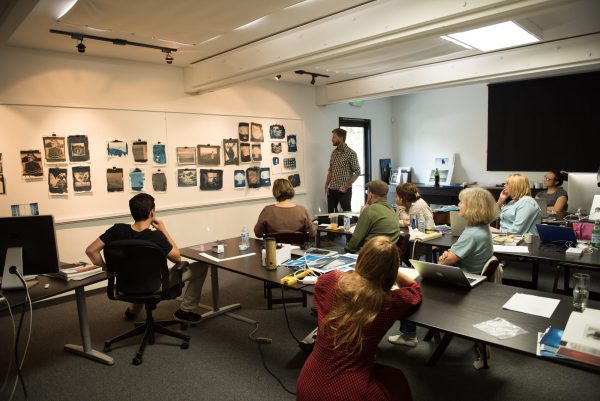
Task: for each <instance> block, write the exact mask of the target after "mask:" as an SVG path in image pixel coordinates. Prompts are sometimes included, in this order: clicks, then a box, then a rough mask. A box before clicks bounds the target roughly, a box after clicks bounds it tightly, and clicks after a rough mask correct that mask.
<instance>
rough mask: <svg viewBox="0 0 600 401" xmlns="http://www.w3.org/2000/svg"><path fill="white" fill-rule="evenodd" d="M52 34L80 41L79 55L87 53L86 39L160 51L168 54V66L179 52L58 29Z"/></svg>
mask: <svg viewBox="0 0 600 401" xmlns="http://www.w3.org/2000/svg"><path fill="white" fill-rule="evenodd" d="M50 33H56V34H58V35H67V36H70V37H71V39H75V40H78V41H79V44H78V45H77V46H76V47H77V51H78V52H79V53H85V49H86V46H85V44H84V43H83V40H84V39H93V40H98V41H101V42H109V43H112V44H113V45H117V46H126V45H129V46H137V47H145V48H147V49H157V50H160V51H161V52H163V53H166V54H167V55H166V56H165V61H166V62H167V64H172V63H173V55H172V54H171V53H174V52H176V51H177V49H173V48H171V47H164V46H155V45H149V44H146V43H138V42H130V41H128V40H125V39H117V38H115V39H111V38H104V37H102V36H95V35H87V34H85V33H77V32H66V31H58V30H56V29H50Z"/></svg>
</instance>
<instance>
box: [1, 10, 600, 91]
mask: <svg viewBox="0 0 600 401" xmlns="http://www.w3.org/2000/svg"><path fill="white" fill-rule="evenodd" d="M69 3H72V0H39V1H36V0H0V46H2V45H7V46H17V47H27V48H37V49H45V50H50V51H56V52H68V53H76V48H75V46H76V44H77V41H76V40H73V39H72V38H70V37H69V36H65V35H56V34H52V33H50V32H49V31H50V29H56V30H62V31H68V32H75V33H83V34H88V35H95V36H101V37H106V38H110V39H124V40H128V41H133V42H140V43H145V44H151V45H155V46H161V47H162V46H165V47H172V48H175V49H177V52H175V53H173V56H174V58H175V61H174V63H173V66H178V67H183V68H184V69H186V70H188V71H187V72H189V74H187V75H188V76H189V77H188V80H192V81H194V80H196V81H202V82H199V83H197V84H194V83H192V84H190V88H192V89H193V90H212V89H216V88H218V87H222V86H227V85H230V84H233V83H236V82H239V81H241V80H247V79H259V78H268V77H273V76H274V75H275V74H276V73H279V74H282V80H284V81H291V82H298V83H302V84H306V85H308V84H309V83H308V82H309V81H310V76H299V75H296V74H294V73H293V72H294V70H297V69H303V70H307V71H313V72H318V73H321V74H325V75H330V76H331V77H330V78H321V77H319V78H317V82H316V85H317V86H319V85H324V84H332V83H342V82H344V81H348V80H355V79H358V78H364V77H372V76H377V75H379V74H385V73H390V72H394V71H400V70H404V69H408V68H412V67H417V66H431V65H434V64H436V63H440V62H444V61H447V60H460V59H464V58H468V57H471V56H475V55H478V54H480V52H479V51H477V50H466V49H463V48H462V47H460V46H458V45H454V44H452V43H450V42H447V41H444V40H442V39H440V38H439V36H440V35H442V34H448V33H452V32H456V31H457V30H464V29H467V28H473V27H477V26H483V25H487V24H491V23H495V22H502V21H506V20H509V19H510V20H514V21H515V22H517V23H520V24H521V25H523V26H524V27H525V28H526V29H529V30H532V31H534V33H536V34H538V35H540V36H541V37H542V39H543V41H545V42H551V41H556V40H560V39H564V38H570V37H577V36H582V35H590V34H594V33H599V32H600V18H599V17H598V16H600V1H598V0H570V1H566V0H522V1H510V0H507V1H503V0H478V1H474V0H473V1H468V0H460V1H455V0H419V1H414V0H335V1H333V0H307V1H301V0H171V1H165V0H136V1H123V0H79V1H78V2H77V3H76V4H75V6H74V7H73V8H72V9H71V10H70V11H69V12H68V13H67V14H66V15H64V16H63V17H61V18H60V19H59V17H60V15H61V14H62V12H63V11H64V10H65V7H67V6H68V5H69ZM257 19H259V20H258V21H256V22H254V23H253V24H250V25H248V26H245V27H242V26H244V25H245V24H248V23H250V22H253V21H255V20H257ZM239 27H242V28H239ZM85 44H86V46H87V49H86V52H85V53H84V54H82V55H81V57H91V56H92V57H93V56H101V57H110V58H118V59H126V60H136V61H142V62H149V63H161V64H162V63H164V54H162V53H161V52H160V50H154V49H147V48H140V47H135V46H115V45H113V44H112V43H106V42H100V41H94V40H89V39H88V40H85ZM194 75H196V78H194ZM200 76H201V78H199V77H200Z"/></svg>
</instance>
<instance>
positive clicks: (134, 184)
mask: <svg viewBox="0 0 600 401" xmlns="http://www.w3.org/2000/svg"><path fill="white" fill-rule="evenodd" d="M145 179H146V175H145V173H144V170H142V169H140V168H137V167H136V168H132V169H129V183H130V189H131V192H141V191H143V190H144V180H145Z"/></svg>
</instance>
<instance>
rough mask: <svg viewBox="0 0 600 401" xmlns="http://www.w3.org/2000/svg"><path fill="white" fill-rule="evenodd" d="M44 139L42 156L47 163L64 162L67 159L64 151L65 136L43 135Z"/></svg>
mask: <svg viewBox="0 0 600 401" xmlns="http://www.w3.org/2000/svg"><path fill="white" fill-rule="evenodd" d="M43 141H44V157H45V158H46V162H47V163H64V162H66V161H67V154H66V151H65V137H62V136H45V137H44V138H43Z"/></svg>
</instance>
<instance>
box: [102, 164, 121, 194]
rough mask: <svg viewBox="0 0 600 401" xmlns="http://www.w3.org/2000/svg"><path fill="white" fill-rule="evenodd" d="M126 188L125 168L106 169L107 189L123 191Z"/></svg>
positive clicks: (109, 190)
mask: <svg viewBox="0 0 600 401" xmlns="http://www.w3.org/2000/svg"><path fill="white" fill-rule="evenodd" d="M124 189H125V184H124V183H123V169H122V168H116V167H113V168H109V169H106V190H107V191H108V192H123V191H124Z"/></svg>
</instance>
